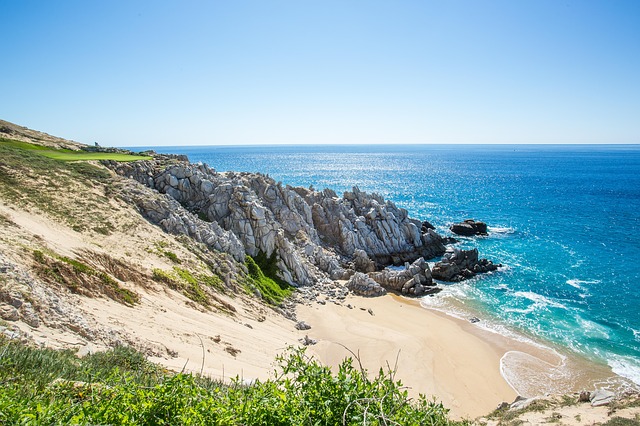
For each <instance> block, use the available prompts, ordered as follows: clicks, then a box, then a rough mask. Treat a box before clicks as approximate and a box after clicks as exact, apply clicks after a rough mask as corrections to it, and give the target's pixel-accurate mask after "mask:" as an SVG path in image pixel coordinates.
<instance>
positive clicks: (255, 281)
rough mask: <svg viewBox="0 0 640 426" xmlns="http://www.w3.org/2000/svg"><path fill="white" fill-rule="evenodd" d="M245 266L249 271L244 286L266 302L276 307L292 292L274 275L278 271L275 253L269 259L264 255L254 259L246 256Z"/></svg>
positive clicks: (290, 288)
mask: <svg viewBox="0 0 640 426" xmlns="http://www.w3.org/2000/svg"><path fill="white" fill-rule="evenodd" d="M245 265H246V266H247V270H248V271H249V275H248V277H247V278H246V281H245V286H246V287H248V289H249V291H252V290H258V291H259V292H260V295H261V297H262V299H263V300H265V301H266V302H268V303H270V304H272V305H278V304H280V303H282V301H283V300H284V299H286V298H287V297H288V296H290V295H291V293H292V292H293V289H292V287H291V286H290V285H289V284H287V283H286V282H285V281H284V280H282V279H280V278H278V276H277V274H276V271H277V270H278V269H277V266H276V256H275V253H274V254H273V255H272V256H271V257H267V256H266V255H265V254H264V253H260V254H259V255H258V256H256V257H251V256H247V257H246V259H245ZM263 267H264V269H263Z"/></svg>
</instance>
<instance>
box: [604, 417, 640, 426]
mask: <svg viewBox="0 0 640 426" xmlns="http://www.w3.org/2000/svg"><path fill="white" fill-rule="evenodd" d="M602 426H640V421H639V420H637V419H635V420H634V419H625V418H624V417H612V418H611V419H610V420H608V421H607V422H606V423H603V424H602Z"/></svg>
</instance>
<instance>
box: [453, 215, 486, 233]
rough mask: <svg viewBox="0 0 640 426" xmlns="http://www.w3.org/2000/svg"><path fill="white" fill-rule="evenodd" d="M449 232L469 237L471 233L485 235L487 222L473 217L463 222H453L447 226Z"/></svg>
mask: <svg viewBox="0 0 640 426" xmlns="http://www.w3.org/2000/svg"><path fill="white" fill-rule="evenodd" d="M449 229H450V230H451V232H453V233H454V234H458V235H464V236H467V237H470V236H472V235H487V224H486V223H484V222H480V221H475V220H473V219H467V220H465V221H464V222H459V223H454V224H453V225H451V226H450V227H449Z"/></svg>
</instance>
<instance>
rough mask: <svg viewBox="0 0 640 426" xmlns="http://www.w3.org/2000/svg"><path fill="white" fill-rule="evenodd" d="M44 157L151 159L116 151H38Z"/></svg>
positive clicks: (62, 158)
mask: <svg viewBox="0 0 640 426" xmlns="http://www.w3.org/2000/svg"><path fill="white" fill-rule="evenodd" d="M40 153H41V154H42V155H44V156H45V157H49V158H53V159H54V160H63V161H81V160H82V161H89V160H114V161H137V160H151V157H149V156H146V155H131V154H120V153H116V152H113V153H112V152H84V151H68V152H67V151H62V150H60V151H40Z"/></svg>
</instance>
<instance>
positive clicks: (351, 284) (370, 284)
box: [347, 272, 387, 297]
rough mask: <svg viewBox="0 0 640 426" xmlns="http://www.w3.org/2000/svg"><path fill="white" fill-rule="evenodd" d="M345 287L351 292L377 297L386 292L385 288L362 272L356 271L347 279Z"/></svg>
mask: <svg viewBox="0 0 640 426" xmlns="http://www.w3.org/2000/svg"><path fill="white" fill-rule="evenodd" d="M347 288H348V289H349V291H351V292H352V293H353V294H356V295H358V296H366V297H377V296H383V295H385V294H387V290H385V289H384V287H382V286H381V285H380V284H378V283H377V282H375V281H374V280H372V279H371V278H370V277H368V276H367V275H365V274H363V273H362V272H356V273H355V274H353V276H352V277H351V278H350V279H349V281H347Z"/></svg>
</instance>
